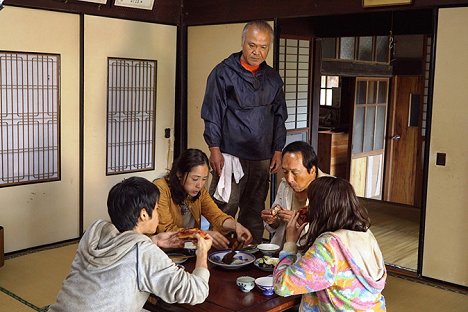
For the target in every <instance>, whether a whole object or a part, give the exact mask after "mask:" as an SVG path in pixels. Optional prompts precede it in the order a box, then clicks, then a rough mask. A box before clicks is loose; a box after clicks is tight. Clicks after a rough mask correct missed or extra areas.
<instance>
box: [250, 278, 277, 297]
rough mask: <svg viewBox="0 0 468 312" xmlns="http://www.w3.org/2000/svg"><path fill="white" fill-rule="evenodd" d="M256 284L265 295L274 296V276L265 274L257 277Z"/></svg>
mask: <svg viewBox="0 0 468 312" xmlns="http://www.w3.org/2000/svg"><path fill="white" fill-rule="evenodd" d="M255 285H257V287H258V288H259V289H260V290H261V291H262V294H264V295H265V296H273V294H274V293H275V290H274V287H273V276H271V275H270V276H263V277H259V278H257V279H255Z"/></svg>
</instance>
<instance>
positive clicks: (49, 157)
mask: <svg viewBox="0 0 468 312" xmlns="http://www.w3.org/2000/svg"><path fill="white" fill-rule="evenodd" d="M59 82H60V56H59V55H51V54H32V53H14V52H0V107H1V112H0V122H1V130H0V131H1V133H0V148H1V156H2V157H1V162H0V172H1V181H0V187H1V186H8V185H15V184H27V183H35V182H42V181H53V180H58V179H59V178H60V153H59V151H60V148H59V142H60V140H59V135H60V131H59V107H60V97H59V94H60V92H59Z"/></svg>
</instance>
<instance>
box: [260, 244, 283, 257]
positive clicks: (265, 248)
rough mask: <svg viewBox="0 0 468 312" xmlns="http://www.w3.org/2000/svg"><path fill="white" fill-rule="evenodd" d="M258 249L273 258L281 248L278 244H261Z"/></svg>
mask: <svg viewBox="0 0 468 312" xmlns="http://www.w3.org/2000/svg"><path fill="white" fill-rule="evenodd" d="M257 248H258V250H260V251H261V252H262V253H263V254H264V255H265V256H272V255H273V254H274V253H275V252H277V251H278V250H279V249H280V246H278V245H276V244H260V245H257Z"/></svg>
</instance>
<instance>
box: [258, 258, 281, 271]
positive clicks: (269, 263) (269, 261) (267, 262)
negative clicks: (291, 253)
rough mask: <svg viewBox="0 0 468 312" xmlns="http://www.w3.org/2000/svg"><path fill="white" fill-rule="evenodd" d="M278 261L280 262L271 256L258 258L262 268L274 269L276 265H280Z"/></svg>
mask: <svg viewBox="0 0 468 312" xmlns="http://www.w3.org/2000/svg"><path fill="white" fill-rule="evenodd" d="M278 261H279V259H278V258H274V257H270V256H263V257H262V258H258V260H257V262H256V263H257V265H258V266H259V267H260V268H263V269H273V268H274V267H275V265H277V264H278Z"/></svg>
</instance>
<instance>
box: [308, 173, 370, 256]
mask: <svg viewBox="0 0 468 312" xmlns="http://www.w3.org/2000/svg"><path fill="white" fill-rule="evenodd" d="M307 197H308V198H309V210H308V212H309V214H308V220H307V221H308V222H309V230H308V232H307V233H306V234H304V236H303V237H302V238H301V240H300V241H304V242H305V243H304V244H303V246H301V247H302V248H301V249H303V250H307V249H309V248H310V247H311V246H312V244H313V243H314V241H315V239H316V238H317V237H318V236H319V235H320V234H322V233H325V232H334V231H337V230H340V229H345V230H351V231H360V232H365V231H367V229H368V228H369V227H370V219H369V216H368V214H367V210H366V209H365V208H364V206H362V205H361V203H360V202H359V199H358V198H357V196H356V193H355V192H354V189H353V187H352V185H351V184H350V183H349V182H348V181H346V180H344V179H341V178H334V177H321V178H318V179H316V180H315V181H314V182H312V183H311V184H310V186H309V188H308V190H307Z"/></svg>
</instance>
